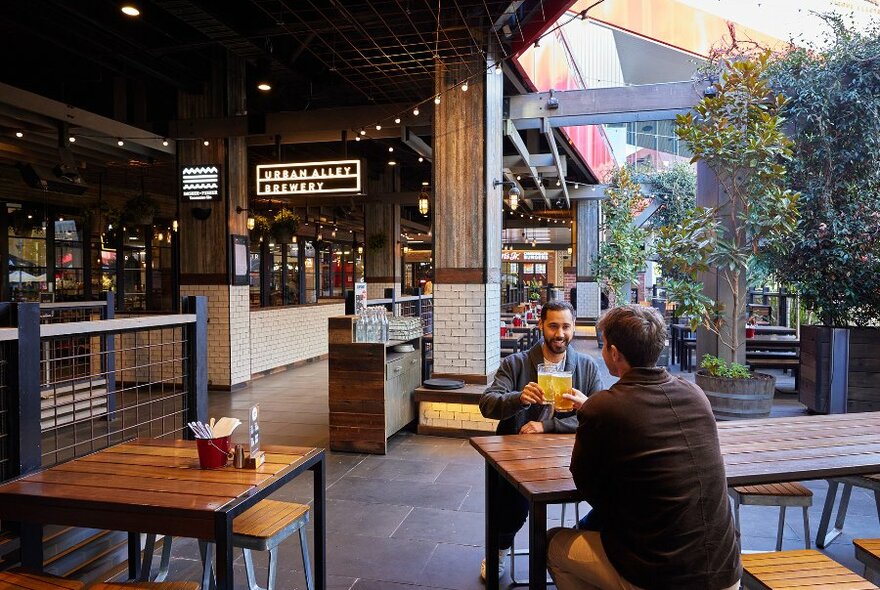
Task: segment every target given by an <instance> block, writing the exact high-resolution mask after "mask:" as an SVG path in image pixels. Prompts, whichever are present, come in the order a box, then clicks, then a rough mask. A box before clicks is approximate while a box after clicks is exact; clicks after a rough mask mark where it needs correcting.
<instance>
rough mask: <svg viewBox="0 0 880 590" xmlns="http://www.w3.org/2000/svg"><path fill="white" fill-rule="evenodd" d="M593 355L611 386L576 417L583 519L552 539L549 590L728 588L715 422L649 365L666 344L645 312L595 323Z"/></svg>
mask: <svg viewBox="0 0 880 590" xmlns="http://www.w3.org/2000/svg"><path fill="white" fill-rule="evenodd" d="M598 327H599V329H600V330H602V334H603V336H604V339H605V345H604V347H603V348H602V358H603V359H604V360H605V363H606V365H607V366H608V370H609V371H610V372H611V374H612V375H615V376H617V377H619V378H620V380H619V381H618V382H617V383H616V384H615V385H614V386H612V387H611V388H610V389H608V390H605V391H600V392H598V393H594V394H593V395H592V396H590V398H589V400H587V399H586V397H583V396H579V395H577V394H575V395H571V396H570V397H571V398H572V399H573V400H574V403H575V406H576V407H579V409H578V413H577V416H578V422H579V425H578V430H577V434H576V439H575V445H574V450H573V452H572V457H571V473H572V476H573V478H574V482H575V485H576V486H577V488H578V491H579V492H580V493H581V495H582V497H583V499H585V500H586V501H587V502H589V503H590V505H591V506H592V508H593V510H592V512H591V513H590V514H589V516H588V518H587V519H586V521H587V522H586V523H585V527H584V528H588V529H592V530H576V529H553V530H551V531H550V533H549V534H550V542H549V546H548V556H547V561H548V564H549V567H550V573H551V575H552V576H553V579H554V580H555V581H556V587H557V588H559V590H571V589H575V588H577V589H583V588H587V589H596V588H598V589H602V590H611V589H613V590H632V589H646V590H654V589H656V590H667V589H668V590H673V589H675V590H727V589H735V588H738V587H739V580H740V577H741V575H742V564H741V562H740V557H739V547H738V539H737V532H736V528H735V526H734V522H733V518H732V516H731V511H730V504H729V501H728V499H727V481H726V477H725V474H724V463H723V461H722V458H721V450H720V447H719V444H718V432H717V429H716V427H715V419H714V417H713V416H712V411H711V409H710V407H709V403H708V401H707V400H706V396H705V394H704V393H703V392H702V391H701V390H700V389H699V388H698V387H697V386H695V385H693V384H692V383H689V382H687V381H685V380H683V379H680V378H677V377H673V376H671V375H670V374H669V373H667V372H666V369H664V368H662V367H657V366H655V365H656V362H657V358H658V357H659V355H660V352H661V350H662V349H663V346H664V342H665V339H666V326H665V323H664V321H663V318H662V317H661V316H660V314H659V313H657V311H655V310H654V309H652V308H648V307H642V306H639V305H627V306H623V307H617V308H614V309H612V310H610V311H609V312H608V313H606V314H605V315H604V316H603V317H602V319H601V320H600V322H599V326H598Z"/></svg>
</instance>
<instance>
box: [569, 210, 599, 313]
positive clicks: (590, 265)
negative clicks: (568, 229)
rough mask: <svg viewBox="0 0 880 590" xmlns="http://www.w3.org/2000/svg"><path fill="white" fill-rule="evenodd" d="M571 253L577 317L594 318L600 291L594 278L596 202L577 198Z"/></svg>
mask: <svg viewBox="0 0 880 590" xmlns="http://www.w3.org/2000/svg"><path fill="white" fill-rule="evenodd" d="M574 227H575V229H574V230H573V232H574V233H575V235H576V239H575V246H574V249H573V251H574V254H573V256H574V257H575V264H574V266H575V267H576V268H577V273H576V274H577V305H576V306H575V307H576V309H577V319H591V320H592V319H596V318H598V317H599V313H600V303H601V294H600V289H599V283H598V282H597V281H596V271H595V266H596V256H597V255H598V254H599V201H593V200H589V201H577V202H576V211H575V224H574Z"/></svg>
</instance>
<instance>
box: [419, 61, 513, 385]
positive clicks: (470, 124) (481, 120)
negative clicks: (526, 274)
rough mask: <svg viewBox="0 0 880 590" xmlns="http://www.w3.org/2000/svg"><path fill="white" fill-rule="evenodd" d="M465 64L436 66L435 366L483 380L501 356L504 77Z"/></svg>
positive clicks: (441, 370)
mask: <svg viewBox="0 0 880 590" xmlns="http://www.w3.org/2000/svg"><path fill="white" fill-rule="evenodd" d="M468 65H469V67H468ZM468 65H465V64H462V65H459V66H453V67H447V65H445V64H439V65H438V66H437V69H436V82H435V89H436V91H437V92H438V93H440V94H441V102H440V104H439V105H436V106H435V108H434V187H435V197H434V203H435V215H434V219H435V220H436V221H435V225H434V252H435V254H434V256H435V273H434V279H435V280H434V372H435V374H438V375H446V376H456V377H458V378H463V379H465V380H467V381H470V382H474V383H486V382H488V380H489V379H490V378H491V376H492V375H493V374H494V372H495V370H496V369H497V368H498V364H499V362H500V358H501V355H500V342H499V335H500V327H501V324H500V312H501V290H500V277H501V224H502V219H501V211H502V195H503V193H502V187H501V186H500V185H499V186H497V187H496V186H495V185H494V182H493V181H494V180H496V179H498V180H500V179H501V178H502V177H501V168H502V102H503V84H502V82H503V80H502V76H497V75H495V74H494V73H492V70H491V68H490V69H488V70H487V64H486V63H485V62H484V61H482V60H480V59H475V60H474V61H473V62H472V63H470V64H468ZM474 73H479V75H478V76H475V77H470V78H469V86H470V89H469V90H468V91H467V92H463V91H462V90H461V89H460V87H456V84H457V83H458V82H460V81H462V80H464V79H465V78H468V77H469V76H471V75H472V74H474Z"/></svg>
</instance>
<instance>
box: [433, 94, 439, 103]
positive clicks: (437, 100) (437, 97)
mask: <svg viewBox="0 0 880 590" xmlns="http://www.w3.org/2000/svg"><path fill="white" fill-rule="evenodd" d="M434 104H440V95H439V94H438V95H437V96H435V97H434Z"/></svg>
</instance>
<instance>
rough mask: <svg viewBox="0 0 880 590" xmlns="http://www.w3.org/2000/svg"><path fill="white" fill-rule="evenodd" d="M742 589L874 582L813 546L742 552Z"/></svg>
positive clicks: (870, 588)
mask: <svg viewBox="0 0 880 590" xmlns="http://www.w3.org/2000/svg"><path fill="white" fill-rule="evenodd" d="M742 562H743V578H742V582H743V588H745V590H776V589H781V588H789V589H792V588H815V589H817V590H818V589H820V588H822V589H831V590H833V589H834V588H839V589H841V590H844V589H845V590H876V589H877V586H875V585H874V584H872V583H870V582H868V581H867V580H865V579H864V578H863V577H861V576H859V575H858V574H855V573H853V572H851V571H849V570H848V569H846V568H845V567H843V566H842V565H840V564H839V563H837V562H836V561H834V560H833V559H831V558H830V557H828V556H826V555H824V554H822V553H819V552H818V551H816V550H814V549H806V550H803V549H802V550H800V551H777V552H770V553H749V554H746V555H743V556H742Z"/></svg>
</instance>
